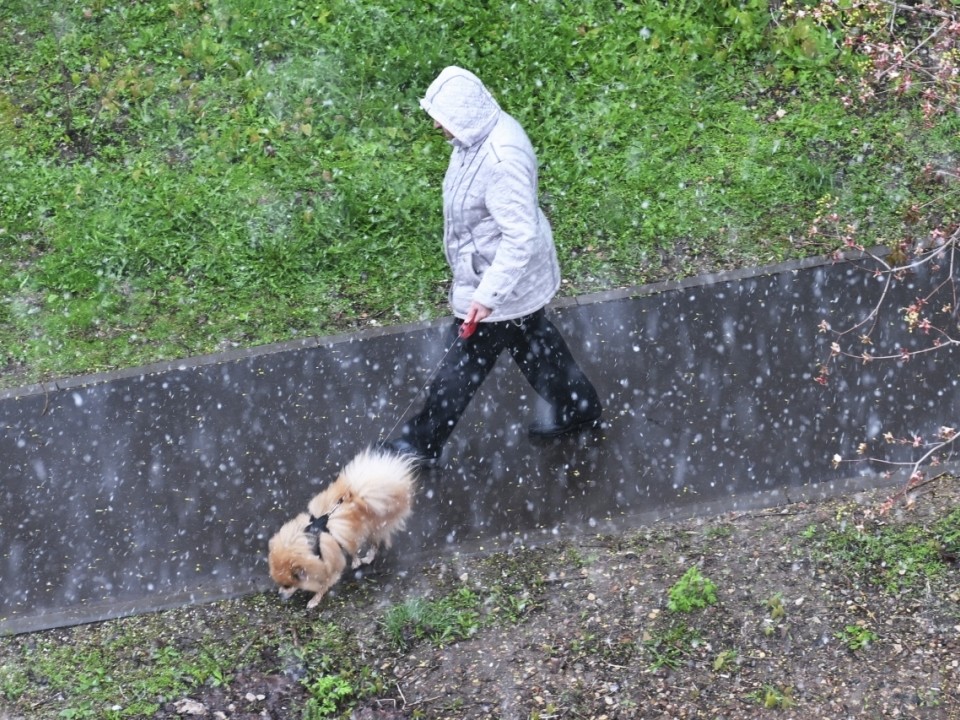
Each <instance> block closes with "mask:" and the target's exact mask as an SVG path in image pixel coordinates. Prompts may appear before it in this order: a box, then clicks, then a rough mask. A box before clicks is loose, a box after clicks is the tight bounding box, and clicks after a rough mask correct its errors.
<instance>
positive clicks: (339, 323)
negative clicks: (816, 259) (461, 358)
mask: <svg viewBox="0 0 960 720" xmlns="http://www.w3.org/2000/svg"><path fill="white" fill-rule="evenodd" d="M771 20H772V16H771V15H770V11H769V10H768V9H767V4H766V3H764V2H757V1H751V2H748V3H739V2H737V3H735V2H728V1H724V2H719V3H714V4H698V3H689V4H681V5H678V6H676V7H672V6H661V5H659V4H655V3H648V4H625V5H622V6H619V5H618V4H612V3H605V2H587V3H579V4H577V6H576V7H573V6H568V5H567V4H564V3H560V2H554V1H550V2H541V3H515V4H513V5H510V6H509V7H506V8H503V7H500V6H496V7H490V8H486V7H481V6H477V5H476V4H475V3H468V2H460V1H458V0H453V1H451V2H446V3H436V4H424V3H418V2H413V0H390V1H389V2H385V3H381V4H380V5H378V6H370V5H367V4H365V3H355V2H349V1H348V0H334V1H333V2H330V3H322V4H321V3H315V2H308V1H307V0H298V1H296V2H292V3H283V4H276V3H271V2H268V1H267V0H221V1H218V2H212V3H204V2H199V1H197V0H178V1H177V2H172V3H162V4H157V3H134V4H129V5H128V4H119V5H114V4H111V3H109V2H107V1H106V0H95V1H94V2H90V3H86V4H80V3H55V2H52V0H40V1H39V2H31V3H27V2H25V0H13V2H7V3H4V5H3V7H2V8H0V61H3V63H4V67H6V68H7V72H5V73H4V75H3V77H2V78H0V147H2V148H3V149H2V150H0V154H2V158H0V159H2V162H0V206H2V207H3V213H2V215H0V265H2V267H3V268H4V272H2V273H0V347H3V348H4V353H3V356H0V367H4V368H5V369H6V371H7V372H5V373H4V378H3V379H0V383H4V384H6V385H8V386H9V385H10V384H11V383H14V384H15V383H22V382H26V381H34V380H41V379H49V378H53V377H57V376H63V375H69V374H77V373H85V372H90V371H98V370H104V369H110V368H116V367H123V366H130V365H138V364H143V363H147V362H151V361H157V360H162V359H171V358H175V357H184V356H191V355H197V354H203V353H209V352H214V351H218V350H222V349H226V348H230V347H234V346H251V345H258V344H263V343H270V342H275V341H282V340H288V339H292V338H297V337H303V336H312V335H322V334H327V333H331V332H339V331H344V330H349V329H353V328H359V327H365V326H369V325H372V324H381V325H382V324H394V323H400V322H407V321H415V320H421V319H428V318H434V317H437V316H438V315H441V314H445V313H446V312H447V309H446V305H445V283H446V278H447V271H446V268H445V266H444V261H443V258H442V253H441V252H440V247H439V237H440V234H441V222H442V221H441V213H440V182H441V177H442V173H443V168H444V167H445V164H446V158H447V148H446V146H445V144H444V142H443V140H442V138H440V137H439V136H438V135H437V134H436V132H434V131H433V129H432V127H431V124H430V123H429V122H428V121H427V120H426V119H425V117H424V116H423V114H422V112H421V111H420V110H419V109H418V107H417V104H416V101H417V98H418V97H419V96H420V95H421V94H422V92H423V90H424V89H425V88H426V86H427V85H428V84H429V82H430V80H432V78H433V77H434V76H435V75H436V74H437V72H438V71H439V69H440V68H442V67H443V66H444V65H446V64H450V63H459V64H462V65H465V66H467V67H470V68H472V69H474V70H476V71H477V72H478V73H479V74H480V75H481V77H483V78H485V79H486V80H487V81H488V84H489V85H490V87H491V89H492V90H493V91H494V92H495V94H496V95H497V96H498V98H499V99H500V100H501V102H502V104H503V105H504V106H505V108H507V109H508V110H509V111H510V112H512V113H513V114H515V115H516V116H517V117H518V118H519V119H520V120H521V122H522V123H524V125H525V126H526V127H527V128H529V130H530V133H531V135H532V136H533V140H534V143H535V145H536V147H537V148H538V152H539V156H540V160H541V164H542V171H541V186H542V192H543V201H544V205H545V207H546V208H547V210H548V212H549V214H550V216H551V219H552V222H553V224H554V226H555V230H556V237H557V238H558V245H559V252H560V255H561V261H562V263H563V266H564V270H565V275H566V278H567V282H566V283H565V285H564V290H563V292H564V293H566V294H578V293H583V292H588V291H594V290H604V289H609V288H611V287H618V286H627V285H636V284H640V283H644V282H648V281H653V280H657V279H663V278H673V277H679V276H683V275H688V274H691V273H696V272H700V271H703V270H708V269H709V270H717V269H724V268H729V267H737V266H749V265H757V264H765V263H769V262H773V261H779V260H783V259H786V258H791V257H798V256H803V255H807V254H811V253H814V252H821V251H822V248H819V247H816V246H811V245H809V244H808V243H807V242H806V240H805V238H806V229H807V227H808V226H809V225H810V223H811V222H812V221H813V219H814V218H815V217H816V215H817V214H818V212H819V211H820V209H821V208H822V207H823V206H824V204H825V203H826V204H829V205H830V206H831V207H832V208H833V209H834V210H835V211H837V212H839V213H841V214H842V215H843V216H845V217H850V218H851V219H852V220H853V221H854V222H856V223H858V224H859V225H860V226H862V230H861V237H863V238H865V239H867V240H872V241H876V242H881V241H889V240H893V239H895V238H897V237H899V235H900V234H902V232H903V215H904V212H905V209H906V208H908V207H910V206H911V205H913V204H919V205H923V204H924V203H925V202H927V201H928V200H929V197H928V196H927V193H928V189H925V188H924V186H923V185H922V184H920V183H916V182H915V179H916V177H917V176H918V175H919V174H920V172H921V170H922V168H923V166H924V165H925V164H926V163H927V162H928V161H929V160H930V159H931V158H934V159H936V158H944V159H946V158H949V157H951V156H952V155H953V153H954V148H955V145H956V137H957V131H958V128H960V122H958V121H957V119H956V118H952V119H951V120H949V121H947V122H945V123H943V124H941V125H940V126H938V127H937V128H935V129H931V130H925V131H923V132H920V131H919V128H920V126H919V118H918V116H917V114H916V109H915V107H914V105H911V104H910V103H903V104H894V103H888V104H886V105H883V106H880V107H879V108H877V109H876V110H875V111H873V112H871V113H869V114H866V113H860V112H857V111H856V110H855V109H850V108H847V107H845V105H844V104H843V102H842V101H841V93H842V88H837V86H836V82H835V81H836V79H837V77H838V76H839V75H842V74H845V73H846V74H849V73H850V72H851V71H852V69H853V67H852V66H853V63H854V62H855V58H851V57H848V56H846V55H844V53H843V52H841V51H840V50H839V49H838V48H839V47H840V46H839V40H840V39H841V37H842V32H841V31H842V28H839V27H830V28H827V27H820V26H816V25H812V24H810V23H809V22H808V21H803V22H802V23H799V24H797V25H791V24H790V23H787V22H786V21H785V20H784V21H783V22H781V23H780V24H774V23H772V22H771ZM517 68H523V72H517V71H516V69H517Z"/></svg>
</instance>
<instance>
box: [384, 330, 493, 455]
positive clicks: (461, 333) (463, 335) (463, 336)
mask: <svg viewBox="0 0 960 720" xmlns="http://www.w3.org/2000/svg"><path fill="white" fill-rule="evenodd" d="M476 329H477V323H476V322H469V323H468V322H464V323H460V327H459V328H458V329H457V337H455V338H454V340H453V343H451V345H450V347H448V348H447V351H446V352H445V353H444V354H443V357H442V358H440V362H438V363H437V366H436V367H435V368H434V369H433V372H431V373H430V377H428V378H427V379H426V381H425V382H424V383H423V385H421V386H420V389H419V390H417V392H416V394H415V395H414V396H413V398H412V399H411V400H410V402H409V403H407V407H406V408H404V410H403V412H402V413H400V417H398V418H397V421H396V422H395V423H394V424H393V427H392V428H390V432H388V433H387V437H390V436H391V435H393V433H394V431H395V430H396V429H397V426H399V425H400V423H401V421H402V420H403V418H404V417H406V414H407V413H408V412H410V408H411V407H413V403H414V402H416V400H417V398H419V397H420V393H422V392H423V391H424V390H425V389H426V387H427V386H428V385H429V384H430V383H431V382H433V379H434V378H435V377H436V376H437V373H438V372H440V367H441V366H442V365H443V363H444V361H445V360H446V359H447V355H449V354H450V353H451V352H452V351H453V349H454V348H455V347H456V346H457V343H458V342H460V341H461V340H463V341H466V340H467V339H468V338H469V337H470V336H471V335H473V333H474V332H475V331H476Z"/></svg>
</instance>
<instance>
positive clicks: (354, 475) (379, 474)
mask: <svg viewBox="0 0 960 720" xmlns="http://www.w3.org/2000/svg"><path fill="white" fill-rule="evenodd" d="M415 474H416V466H415V464H414V462H413V461H412V459H411V458H410V456H405V455H398V454H397V453H394V452H390V451H387V450H373V449H371V448H367V449H366V450H364V451H362V452H361V453H359V454H358V455H357V456H356V457H355V458H353V460H351V461H350V462H349V463H348V464H347V465H346V467H344V468H343V471H342V473H341V477H342V479H343V480H344V481H345V482H346V484H347V487H349V488H350V490H351V491H352V492H353V493H354V495H356V497H357V498H358V499H360V500H362V501H363V502H364V503H366V504H367V506H368V507H369V508H370V511H371V512H372V513H373V514H374V515H378V516H385V515H393V514H395V513H396V510H397V503H398V502H401V503H402V504H404V505H405V506H406V507H407V508H408V510H407V512H409V507H410V504H411V503H412V502H413V493H414V491H415V489H416V481H415V480H414V476H415ZM402 514H404V515H406V514H407V513H402Z"/></svg>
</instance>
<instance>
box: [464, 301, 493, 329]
mask: <svg viewBox="0 0 960 720" xmlns="http://www.w3.org/2000/svg"><path fill="white" fill-rule="evenodd" d="M492 312H493V310H491V309H490V308H488V307H487V306H486V305H481V304H480V303H478V302H476V301H474V302H472V303H470V309H469V310H467V316H466V317H465V318H464V319H463V322H464V323H465V324H467V325H474V324H476V323H479V322H483V321H484V320H486V319H487V318H488V317H490V313H492Z"/></svg>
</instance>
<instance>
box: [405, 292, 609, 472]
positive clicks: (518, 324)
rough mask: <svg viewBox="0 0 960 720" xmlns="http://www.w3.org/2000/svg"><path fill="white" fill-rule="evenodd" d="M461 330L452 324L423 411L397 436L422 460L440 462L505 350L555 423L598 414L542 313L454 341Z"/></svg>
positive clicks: (593, 396)
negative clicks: (462, 418)
mask: <svg viewBox="0 0 960 720" xmlns="http://www.w3.org/2000/svg"><path fill="white" fill-rule="evenodd" d="M460 325H461V321H459V320H457V321H455V322H454V323H452V324H451V326H450V330H449V333H448V338H447V341H446V345H445V346H446V347H451V345H452V348H451V350H450V352H449V353H448V354H447V356H446V357H445V358H444V360H443V362H442V363H441V365H440V367H439V368H438V369H437V372H436V375H435V377H434V378H433V380H432V381H431V383H430V386H429V388H428V389H427V398H426V402H425V404H424V406H423V408H422V409H421V410H420V412H419V413H418V414H417V415H416V416H415V417H413V418H412V419H411V420H409V421H408V422H407V423H406V424H404V426H403V428H402V430H401V436H402V437H403V439H404V440H406V441H407V442H409V443H410V444H411V445H413V447H414V448H416V450H417V451H418V452H419V453H420V454H421V455H423V456H424V457H430V458H435V457H439V456H440V453H441V452H442V450H443V445H444V443H446V441H447V439H448V438H449V437H450V434H451V433H452V432H453V429H454V427H456V424H457V421H458V420H460V416H461V415H463V412H464V410H466V409H467V405H469V404H470V400H471V399H473V396H474V394H475V393H476V392H477V390H478V389H479V388H480V385H482V384H483V381H484V380H485V379H486V377H487V375H489V374H490V371H491V370H493V366H494V365H495V364H496V362H497V358H499V357H500V354H501V353H502V352H503V351H504V350H507V351H508V352H509V353H510V356H511V357H512V358H513V360H514V362H515V363H516V364H517V367H518V368H520V372H522V373H523V376H524V377H525V378H526V379H527V381H528V382H529V383H530V385H531V386H532V387H533V389H534V390H536V392H537V394H539V395H540V397H542V398H543V399H544V400H546V401H547V402H548V403H549V404H550V405H551V406H552V408H553V411H554V413H555V419H556V420H557V421H559V422H565V421H567V420H569V419H571V418H574V417H578V416H587V415H591V414H596V413H598V412H599V410H600V399H599V397H598V396H597V391H596V389H594V387H593V385H592V384H591V382H590V380H589V379H587V376H586V375H584V373H583V371H582V370H581V369H580V366H579V365H577V362H576V360H574V358H573V355H572V354H571V353H570V349H569V348H568V347H567V344H566V342H564V339H563V336H562V335H561V334H560V331H559V330H557V328H556V327H555V326H554V324H553V323H552V322H550V321H549V320H548V319H547V316H546V313H545V312H544V311H543V310H542V309H541V310H538V311H537V312H535V313H533V314H531V315H527V316H526V317H523V318H520V319H518V320H506V321H502V322H484V323H480V324H479V325H477V329H476V331H475V332H474V333H473V335H471V336H470V337H469V338H465V339H457V334H458V332H459V330H460ZM454 343H455V344H454Z"/></svg>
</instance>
